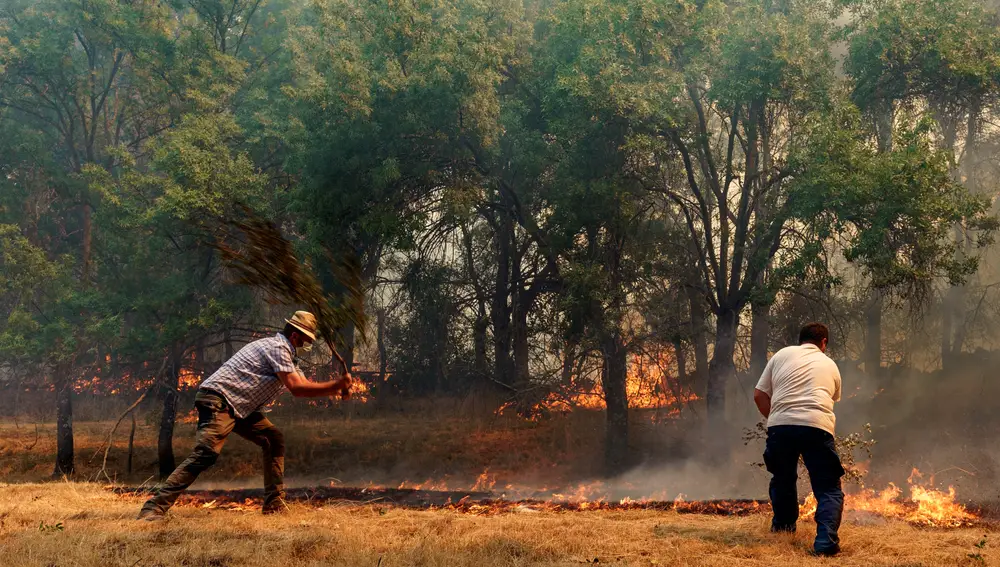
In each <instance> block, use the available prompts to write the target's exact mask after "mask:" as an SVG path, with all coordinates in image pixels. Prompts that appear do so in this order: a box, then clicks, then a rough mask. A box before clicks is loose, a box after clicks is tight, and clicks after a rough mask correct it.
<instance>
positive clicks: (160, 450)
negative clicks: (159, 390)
mask: <svg viewBox="0 0 1000 567" xmlns="http://www.w3.org/2000/svg"><path fill="white" fill-rule="evenodd" d="M181 362H182V361H181V357H180V356H179V355H177V354H176V353H175V354H174V356H173V357H172V360H171V369H170V380H169V381H168V382H167V384H165V385H164V386H163V413H162V414H161V415H160V435H159V438H158V439H157V443H156V454H157V462H158V463H159V469H160V480H165V479H166V478H167V477H168V476H170V473H172V472H174V469H175V468H176V467H177V463H176V461H175V460H174V424H175V423H176V422H177V385H178V383H179V379H180V371H181Z"/></svg>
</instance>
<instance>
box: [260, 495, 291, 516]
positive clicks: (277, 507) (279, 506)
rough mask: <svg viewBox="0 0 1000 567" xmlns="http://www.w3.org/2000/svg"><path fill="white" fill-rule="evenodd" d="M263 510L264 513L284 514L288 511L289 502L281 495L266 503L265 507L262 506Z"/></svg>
mask: <svg viewBox="0 0 1000 567" xmlns="http://www.w3.org/2000/svg"><path fill="white" fill-rule="evenodd" d="M261 512H262V513H264V515H269V514H284V513H285V512H288V503H287V502H285V499H284V498H282V497H280V496H279V497H277V498H274V499H273V500H271V501H270V502H268V503H267V504H265V505H264V507H263V508H261Z"/></svg>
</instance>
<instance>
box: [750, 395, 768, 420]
mask: <svg viewBox="0 0 1000 567" xmlns="http://www.w3.org/2000/svg"><path fill="white" fill-rule="evenodd" d="M753 402H754V403H755V404H757V410H758V411H759V412H760V415H762V416H764V417H765V418H767V417H770V415H771V396H768V395H767V393H765V392H762V391H760V390H758V389H756V388H754V390H753Z"/></svg>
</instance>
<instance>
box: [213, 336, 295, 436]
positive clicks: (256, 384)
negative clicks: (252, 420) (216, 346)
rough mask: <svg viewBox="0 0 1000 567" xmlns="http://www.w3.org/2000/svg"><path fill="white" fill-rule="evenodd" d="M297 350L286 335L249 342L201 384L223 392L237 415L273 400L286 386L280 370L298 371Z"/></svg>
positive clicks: (250, 411)
mask: <svg viewBox="0 0 1000 567" xmlns="http://www.w3.org/2000/svg"><path fill="white" fill-rule="evenodd" d="M294 353H295V349H294V348H292V343H290V342H289V341H288V339H287V338H286V337H285V335H282V334H281V333H278V334H277V335H275V336H273V337H268V338H266V339H259V340H256V341H254V342H252V343H249V344H247V345H246V346H244V347H243V348H241V349H240V350H239V352H237V353H236V354H235V355H233V357H232V358H230V359H229V360H227V361H226V362H225V363H224V364H223V365H222V366H221V367H219V369H218V370H216V371H215V373H214V374H212V375H211V376H209V377H208V378H207V379H206V380H205V381H204V382H202V383H201V387H202V388H206V389H209V390H212V391H214V392H217V393H219V394H221V395H222V396H223V397H224V398H226V401H227V402H229V405H231V406H232V407H233V413H235V414H236V417H238V418H241V419H242V418H245V417H246V416H248V415H250V414H251V413H253V412H255V411H257V410H259V409H260V408H262V407H263V406H265V405H267V404H269V403H271V402H273V401H274V399H275V398H277V397H278V394H280V393H281V389H282V388H284V387H285V386H284V384H282V383H281V380H280V379H279V378H278V372H296V371H298V369H297V368H296V367H295V362H294V361H293V358H292V357H293V355H294Z"/></svg>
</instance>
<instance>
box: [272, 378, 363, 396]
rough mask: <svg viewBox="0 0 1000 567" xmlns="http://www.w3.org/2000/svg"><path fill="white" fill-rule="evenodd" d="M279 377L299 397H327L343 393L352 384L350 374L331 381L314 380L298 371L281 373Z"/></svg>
mask: <svg viewBox="0 0 1000 567" xmlns="http://www.w3.org/2000/svg"><path fill="white" fill-rule="evenodd" d="M279 378H281V380H282V382H284V384H285V387H286V388H288V391H289V392H291V393H292V395H293V396H295V397H297V398H325V397H327V396H332V395H335V394H339V393H342V392H343V391H344V390H345V389H347V388H350V385H351V377H350V375H349V374H348V375H345V376H344V377H343V378H340V379H339V380H330V381H329V382H312V381H310V380H308V379H306V377H305V376H302V375H301V374H297V373H289V374H285V375H279Z"/></svg>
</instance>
